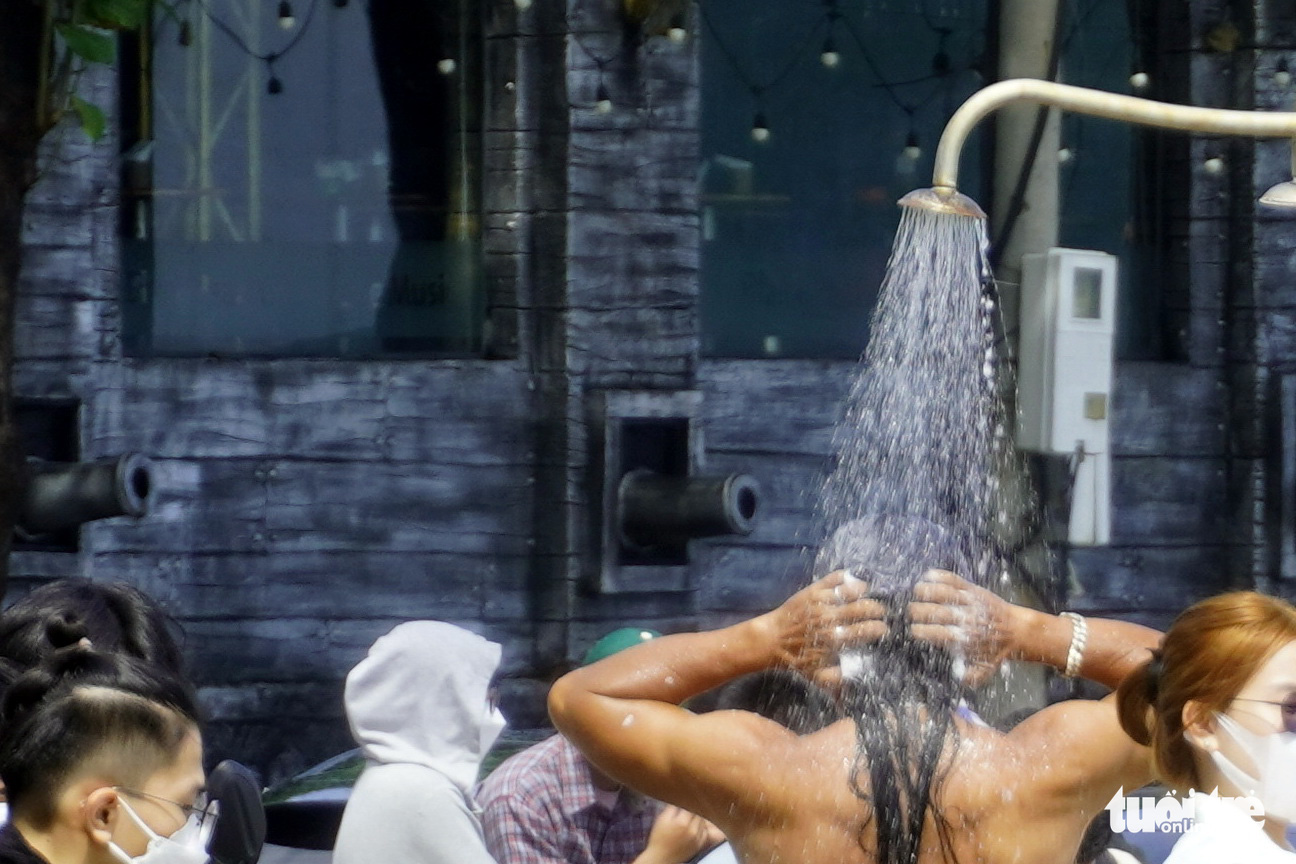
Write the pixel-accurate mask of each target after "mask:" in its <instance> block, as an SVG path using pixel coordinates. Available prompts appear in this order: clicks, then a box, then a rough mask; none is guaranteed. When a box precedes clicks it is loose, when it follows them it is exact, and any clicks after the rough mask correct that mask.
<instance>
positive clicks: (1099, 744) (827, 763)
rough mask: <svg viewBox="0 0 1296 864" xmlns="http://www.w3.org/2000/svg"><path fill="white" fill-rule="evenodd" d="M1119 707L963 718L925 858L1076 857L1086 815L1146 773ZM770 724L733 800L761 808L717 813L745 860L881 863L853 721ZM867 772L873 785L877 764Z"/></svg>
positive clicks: (1074, 706)
mask: <svg viewBox="0 0 1296 864" xmlns="http://www.w3.org/2000/svg"><path fill="white" fill-rule="evenodd" d="M1109 713H1113V714H1114V706H1113V705H1112V703H1110V702H1073V703H1064V704H1062V705H1058V706H1054V707H1053V708H1049V709H1046V710H1045V711H1043V712H1040V714H1039V715H1036V717H1034V718H1032V719H1031V720H1030V721H1027V722H1026V723H1023V724H1022V725H1021V726H1019V727H1018V730H1020V731H1017V730H1014V732H1013V733H1009V734H1005V733H1001V732H998V731H995V730H993V729H988V728H985V727H981V726H976V725H974V724H970V723H965V722H962V721H956V727H955V728H956V731H955V733H954V734H953V735H952V736H951V741H950V743H951V745H952V749H950V748H947V750H946V756H945V758H944V759H943V760H942V768H945V766H948V770H946V771H944V779H943V781H942V782H940V783H939V785H938V787H937V788H936V789H935V790H934V795H933V798H934V802H935V808H934V809H935V811H936V814H937V815H938V816H939V817H940V818H941V819H942V820H943V822H944V829H945V830H942V827H941V826H940V825H938V824H937V816H936V815H933V813H932V812H931V811H929V812H928V814H927V817H926V821H925V827H924V830H923V839H922V851H921V852H920V857H919V864H951V862H953V861H958V862H961V864H1000V862H1002V864H1013V862H1015V864H1071V862H1073V861H1074V860H1075V854H1076V850H1077V849H1078V848H1079V843H1080V838H1081V835H1082V833H1083V831H1084V828H1085V826H1086V825H1087V824H1088V822H1089V821H1090V820H1091V819H1092V818H1093V816H1094V815H1095V813H1096V812H1097V811H1099V810H1101V808H1102V806H1103V805H1105V804H1106V803H1107V801H1108V800H1110V798H1111V795H1112V794H1113V792H1114V791H1115V789H1116V788H1118V786H1119V785H1121V784H1122V783H1127V784H1128V785H1129V786H1130V787H1131V788H1132V787H1134V786H1137V785H1140V784H1141V783H1142V782H1143V781H1144V780H1145V779H1146V776H1145V775H1146V765H1145V761H1144V758H1143V756H1142V755H1141V754H1139V753H1138V752H1136V750H1135V749H1134V748H1130V747H1127V746H1126V745H1127V744H1128V743H1131V742H1128V739H1124V740H1121V739H1120V738H1118V737H1116V736H1115V734H1113V730H1114V732H1115V733H1119V727H1118V726H1116V725H1115V720H1114V716H1113V717H1111V718H1106V717H1105V715H1108V714H1109ZM735 719H737V718H735ZM740 722H746V721H740ZM769 731H770V732H771V733H773V734H772V735H771V736H770V738H769V740H767V741H766V742H765V748H766V751H767V758H766V760H765V763H764V764H763V765H762V766H759V768H758V770H757V771H755V772H753V773H752V775H751V776H750V777H748V778H747V781H746V782H747V783H748V784H749V785H748V789H749V792H748V793H746V794H744V795H743V796H742V800H741V801H740V802H735V804H734V806H733V807H730V808H727V809H734V808H735V807H736V808H737V812H742V811H743V810H744V809H748V810H749V812H750V811H754V812H750V815H749V816H748V817H747V820H746V821H739V822H734V821H733V820H731V821H730V824H727V825H726V824H724V822H723V815H722V814H719V813H717V814H713V815H712V818H713V819H715V820H716V821H717V823H718V824H720V826H721V828H722V830H724V831H725V833H726V835H727V836H728V837H730V839H731V841H732V842H733V845H734V847H735V849H736V850H737V852H738V857H739V860H741V861H742V862H743V864H775V862H792V861H796V862H805V864H810V862H834V864H876V862H877V860H878V853H877V836H876V831H875V814H874V813H873V812H872V809H871V807H870V806H869V803H868V801H867V795H868V791H867V789H866V788H865V789H863V790H861V791H862V793H863V795H864V796H865V797H864V798H861V797H860V796H859V795H856V794H855V792H854V791H852V773H853V769H854V763H855V752H856V730H855V724H854V722H853V721H851V720H843V721H839V722H838V723H836V724H834V725H833V726H830V727H829V728H827V729H825V730H823V731H822V732H819V733H816V734H814V735H809V736H805V737H803V738H799V739H798V738H786V737H783V736H780V735H779V734H778V732H777V730H773V729H771V730H769ZM860 782H861V783H862V784H863V785H865V786H866V785H867V782H868V777H867V774H864V775H863V777H862V779H861V780H860ZM891 815H892V818H894V816H895V814H891ZM942 834H944V835H945V837H946V838H947V840H948V843H949V852H952V853H953V854H952V856H950V855H948V854H947V852H946V850H945V849H943V848H942V845H941V837H942Z"/></svg>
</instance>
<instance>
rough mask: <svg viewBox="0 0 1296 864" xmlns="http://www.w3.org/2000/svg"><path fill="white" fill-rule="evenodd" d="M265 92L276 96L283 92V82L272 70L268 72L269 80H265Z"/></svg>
mask: <svg viewBox="0 0 1296 864" xmlns="http://www.w3.org/2000/svg"><path fill="white" fill-rule="evenodd" d="M266 92H267V93H269V94H270V95H271V96H278V95H279V94H280V93H282V92H283V82H282V81H280V80H279V76H278V75H276V74H274V73H273V72H271V73H270V80H269V81H267V82H266Z"/></svg>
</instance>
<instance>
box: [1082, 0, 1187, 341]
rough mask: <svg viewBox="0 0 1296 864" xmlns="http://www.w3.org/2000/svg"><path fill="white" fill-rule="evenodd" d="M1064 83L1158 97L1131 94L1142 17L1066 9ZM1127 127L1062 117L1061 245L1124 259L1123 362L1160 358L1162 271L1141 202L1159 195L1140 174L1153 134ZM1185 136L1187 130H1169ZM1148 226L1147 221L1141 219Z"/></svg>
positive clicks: (1102, 6)
mask: <svg viewBox="0 0 1296 864" xmlns="http://www.w3.org/2000/svg"><path fill="white" fill-rule="evenodd" d="M1066 9H1067V10H1068V17H1067V18H1066V19H1064V22H1063V30H1062V32H1063V40H1062V63H1061V72H1060V78H1061V80H1062V81H1065V82H1066V83H1068V84H1076V85H1079V86H1081V87H1092V88H1094V89H1096V90H1107V91H1110V92H1113V93H1130V94H1132V95H1137V96H1147V97H1150V98H1158V97H1156V96H1154V94H1152V93H1149V92H1140V91H1136V90H1134V88H1133V86H1132V85H1131V72H1132V71H1133V70H1134V69H1135V68H1136V63H1135V60H1134V58H1135V56H1136V47H1137V45H1136V42H1137V37H1139V36H1140V35H1141V34H1139V33H1137V26H1136V25H1137V17H1136V14H1135V13H1136V10H1135V8H1134V7H1133V6H1131V5H1129V4H1127V3H1126V2H1124V0H1092V2H1089V3H1086V4H1071V5H1068V6H1066ZM1154 134H1158V133H1154V132H1149V131H1148V130H1146V129H1143V128H1142V127H1138V126H1134V125H1131V124H1129V123H1114V122H1112V121H1111V120H1105V119H1102V118H1098V117H1087V116H1084V115H1082V114H1074V113H1066V114H1063V115H1062V142H1061V143H1062V149H1061V152H1060V153H1059V154H1058V158H1059V159H1060V160H1061V164H1060V166H1059V176H1058V182H1059V185H1060V187H1061V188H1060V193H1061V194H1060V197H1059V200H1060V206H1061V213H1060V224H1059V226H1058V227H1059V237H1058V239H1059V243H1060V244H1061V245H1063V246H1066V247H1068V248H1072V249H1097V250H1099V251H1101V252H1108V253H1111V254H1112V255H1116V256H1117V257H1119V258H1120V266H1119V268H1118V269H1117V280H1118V283H1119V284H1118V286H1117V291H1116V346H1115V347H1116V355H1117V356H1118V357H1120V358H1121V359H1130V360H1150V359H1160V357H1159V355H1158V352H1159V350H1160V349H1159V347H1158V346H1157V344H1156V343H1157V332H1158V330H1159V317H1158V316H1159V314H1160V312H1159V308H1158V289H1157V282H1158V278H1159V277H1158V275H1157V274H1158V273H1159V272H1160V270H1161V269H1162V266H1163V265H1162V262H1161V256H1160V251H1159V250H1158V249H1157V248H1156V244H1155V242H1154V240H1153V238H1151V237H1148V236H1146V234H1147V232H1146V229H1145V228H1140V227H1139V226H1138V224H1137V223H1138V222H1139V221H1140V219H1139V216H1138V213H1137V210H1138V205H1139V203H1140V202H1139V200H1138V198H1137V196H1136V191H1135V190H1136V188H1138V187H1139V186H1140V185H1141V186H1143V187H1144V190H1145V191H1144V204H1145V206H1146V201H1147V200H1149V197H1148V196H1149V195H1151V194H1155V193H1154V190H1153V189H1151V188H1150V187H1151V186H1152V185H1153V184H1151V183H1149V182H1148V178H1140V177H1138V176H1137V172H1136V170H1135V169H1136V164H1137V163H1136V160H1135V148H1136V145H1137V142H1138V140H1139V136H1143V135H1154ZM1172 134H1174V135H1180V134H1182V133H1177V132H1176V133H1172ZM1144 221H1145V220H1144Z"/></svg>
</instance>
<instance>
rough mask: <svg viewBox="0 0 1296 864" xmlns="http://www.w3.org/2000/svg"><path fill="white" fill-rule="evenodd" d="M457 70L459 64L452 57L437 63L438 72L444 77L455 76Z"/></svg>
mask: <svg viewBox="0 0 1296 864" xmlns="http://www.w3.org/2000/svg"><path fill="white" fill-rule="evenodd" d="M456 68H458V64H457V63H455V61H454V59H453V58H451V57H446V58H445V59H444V60H438V61H437V71H438V72H440V73H441V74H442V75H453V74H454V71H455V69H456Z"/></svg>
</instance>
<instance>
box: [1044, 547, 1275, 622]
mask: <svg viewBox="0 0 1296 864" xmlns="http://www.w3.org/2000/svg"><path fill="white" fill-rule="evenodd" d="M1229 554H1230V549H1229V547H1227V546H1184V547H1177V548H1167V547H1164V546H1126V547H1116V546H1111V547H1103V546H1095V547H1077V548H1073V549H1071V550H1070V552H1069V553H1068V561H1069V562H1070V564H1071V567H1072V568H1073V571H1074V573H1075V578H1076V581H1077V582H1078V584H1079V585H1080V587H1081V589H1082V593H1079V594H1074V595H1073V596H1072V598H1071V600H1070V602H1069V603H1068V608H1071V609H1077V610H1080V611H1083V612H1085V613H1086V614H1088V613H1090V612H1092V613H1108V612H1116V611H1119V612H1135V611H1140V612H1144V613H1150V612H1164V613H1170V614H1172V615H1173V614H1176V613H1178V612H1180V611H1182V610H1183V609H1184V608H1186V607H1188V606H1189V605H1191V604H1192V603H1194V602H1196V601H1197V600H1201V599H1203V598H1205V597H1210V596H1212V595H1214V594H1219V593H1221V592H1224V591H1232V590H1237V589H1242V588H1248V587H1251V586H1249V585H1246V584H1244V582H1243V581H1241V580H1240V579H1239V578H1238V577H1236V576H1233V575H1231V574H1230V573H1229V560H1228V556H1229Z"/></svg>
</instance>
